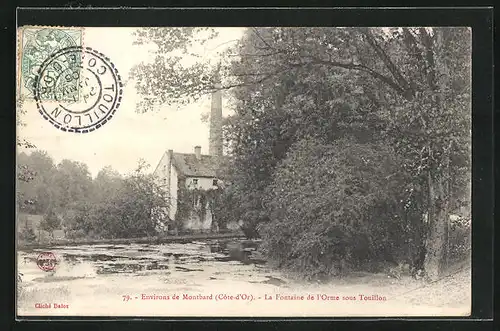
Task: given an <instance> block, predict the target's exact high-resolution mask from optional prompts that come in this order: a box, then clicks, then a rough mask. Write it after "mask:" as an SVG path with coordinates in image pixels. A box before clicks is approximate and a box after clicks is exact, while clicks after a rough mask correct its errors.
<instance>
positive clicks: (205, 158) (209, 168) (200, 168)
mask: <svg viewBox="0 0 500 331" xmlns="http://www.w3.org/2000/svg"><path fill="white" fill-rule="evenodd" d="M172 156H173V157H172V164H173V165H174V167H175V168H176V169H177V170H178V171H179V172H180V173H181V174H182V175H185V176H189V177H217V174H216V169H217V163H216V158H215V157H214V156H212V155H201V159H200V160H198V159H197V158H196V155H195V154H191V153H189V154H187V153H173V155H172Z"/></svg>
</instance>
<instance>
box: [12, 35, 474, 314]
mask: <svg viewBox="0 0 500 331" xmlns="http://www.w3.org/2000/svg"><path fill="white" fill-rule="evenodd" d="M16 65H17V81H16V83H17V185H16V194H17V199H16V201H17V213H16V215H17V216H16V227H17V237H16V252H17V258H16V262H17V294H16V304H17V315H18V317H28V316H79V317H86V316H122V317H124V316H125V317H147V316H149V317H382V316H383V317H386V316H387V317H404V316H469V315H470V313H471V221H472V220H471V30H470V29H469V28H466V27H418V26H417V27H387V28H362V27H343V28H339V27H328V28H320V27H307V28H306V27H303V28H302V27H232V28H228V27H226V28H206V27H175V28H174V27H164V28H159V27H155V28H151V27H149V28H137V27H134V28H125V27H114V28H111V27H71V26H20V27H18V30H17V64H16Z"/></svg>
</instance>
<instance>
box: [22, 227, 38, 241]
mask: <svg viewBox="0 0 500 331" xmlns="http://www.w3.org/2000/svg"><path fill="white" fill-rule="evenodd" d="M19 239H21V240H23V241H27V242H34V241H36V234H35V231H33V228H31V227H29V226H28V225H27V224H26V225H25V226H23V228H22V230H21V232H20V233H19Z"/></svg>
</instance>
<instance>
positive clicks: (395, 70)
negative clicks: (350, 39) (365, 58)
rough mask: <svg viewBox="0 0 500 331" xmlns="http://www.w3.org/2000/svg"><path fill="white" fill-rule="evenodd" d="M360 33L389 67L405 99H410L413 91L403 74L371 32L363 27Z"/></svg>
mask: <svg viewBox="0 0 500 331" xmlns="http://www.w3.org/2000/svg"><path fill="white" fill-rule="evenodd" d="M362 33H363V35H364V36H365V37H366V41H367V42H368V44H370V46H371V47H372V48H373V49H374V50H375V52H376V53H377V55H378V56H379V57H380V59H381V60H382V62H384V64H385V66H386V67H387V69H389V72H390V73H391V75H392V76H393V77H394V79H396V82H397V85H399V86H400V89H402V90H403V91H404V92H403V95H404V96H405V97H406V98H407V99H411V98H412V97H413V96H414V93H415V91H413V90H412V89H411V87H410V84H409V83H408V82H407V81H406V79H405V78H404V77H403V75H402V74H401V72H400V71H399V70H398V68H397V67H396V65H395V64H394V63H393V62H392V61H391V59H390V58H389V56H388V55H387V53H385V51H384V50H383V49H382V47H380V45H379V44H378V43H377V41H376V40H375V37H374V36H373V34H372V33H371V32H370V30H369V29H368V28H367V29H363V30H362Z"/></svg>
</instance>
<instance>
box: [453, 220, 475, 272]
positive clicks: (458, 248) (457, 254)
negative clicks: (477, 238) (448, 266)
mask: <svg viewBox="0 0 500 331" xmlns="http://www.w3.org/2000/svg"><path fill="white" fill-rule="evenodd" d="M449 230H450V231H449V237H448V252H449V256H448V259H449V262H450V263H453V262H457V261H461V260H464V259H466V258H468V257H469V256H470V252H471V250H470V248H471V236H472V232H471V220H470V218H468V217H459V218H456V219H450V227H449Z"/></svg>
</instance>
